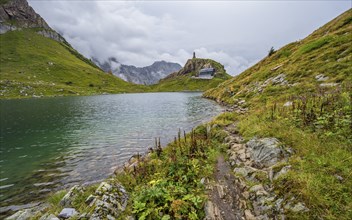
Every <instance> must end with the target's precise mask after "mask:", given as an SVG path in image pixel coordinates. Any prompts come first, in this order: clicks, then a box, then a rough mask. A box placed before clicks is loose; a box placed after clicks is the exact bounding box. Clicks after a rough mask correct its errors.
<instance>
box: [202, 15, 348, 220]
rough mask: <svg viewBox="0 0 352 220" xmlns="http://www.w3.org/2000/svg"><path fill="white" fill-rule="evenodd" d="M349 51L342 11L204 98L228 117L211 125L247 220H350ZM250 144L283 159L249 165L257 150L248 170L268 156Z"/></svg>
mask: <svg viewBox="0 0 352 220" xmlns="http://www.w3.org/2000/svg"><path fill="white" fill-rule="evenodd" d="M351 45H352V10H351V9H350V10H348V11H347V12H345V13H343V14H342V15H340V16H338V17H337V18H335V19H334V20H332V21H331V22H329V23H327V24H326V25H324V26H323V27H321V28H319V29H318V30H316V31H314V32H313V33H312V34H311V35H309V36H308V37H306V38H305V39H303V40H301V41H297V42H294V43H291V44H288V45H286V46H284V47H283V48H281V49H280V50H278V51H276V52H275V53H273V54H271V55H268V56H267V57H265V58H264V59H263V60H261V61H260V62H259V63H257V64H256V65H254V66H253V67H251V68H249V69H248V70H246V71H244V72H243V73H241V74H240V75H238V76H236V77H234V78H233V79H230V80H228V81H226V82H224V83H222V84H220V85H219V86H218V87H216V88H214V89H210V90H208V91H206V92H205V94H204V96H205V97H209V98H212V99H214V100H216V101H218V102H220V103H223V104H225V105H227V106H228V107H229V108H230V110H232V111H231V112H227V113H225V114H223V115H222V116H220V117H219V119H218V120H217V121H216V125H217V126H218V127H220V126H222V127H223V129H224V130H225V131H230V133H232V137H228V140H230V144H229V148H231V149H229V150H228V153H229V157H230V161H231V160H232V163H233V165H234V168H235V169H234V172H235V174H236V176H237V180H236V182H239V183H241V184H242V188H243V189H244V190H243V194H242V196H243V198H244V202H243V203H244V207H247V210H246V216H249V217H251V219H262V217H263V216H265V217H266V218H269V219H276V218H282V217H283V216H286V218H288V219H351V218H352V211H351V210H352V197H351V196H350V195H351V194H352V176H351V170H352V159H351V158H352V133H351V130H352V47H351ZM229 128H231V129H229ZM227 133H229V132H227ZM239 135H240V137H238V136H239ZM241 136H243V138H244V141H241V142H238V141H237V140H241V138H242V137H241ZM271 138H275V139H271ZM231 139H235V141H231ZM248 140H251V142H247V141H248ZM258 140H260V141H268V140H275V141H279V143H280V150H284V151H286V152H289V153H281V156H280V159H282V158H284V159H283V160H282V161H281V162H279V163H276V164H275V165H273V166H270V167H267V168H265V167H264V168H263V167H261V166H256V165H255V164H254V165H253V164H252V162H250V161H249V162H248V155H247V153H246V152H252V151H251V150H253V151H255V148H256V149H257V150H260V152H258V153H256V154H255V155H254V157H255V159H254V161H255V162H256V161H258V160H263V159H265V160H267V159H268V158H271V157H272V155H273V154H275V153H274V151H275V148H271V150H270V149H265V148H262V147H263V146H264V145H256V146H253V145H252V146H251V143H252V144H253V143H255V142H257V141H258ZM245 143H246V144H245ZM239 144H240V145H239ZM276 150H278V148H276ZM241 152H242V153H241ZM243 152H244V154H243ZM236 155H237V158H239V159H238V160H237V158H236ZM238 155H239V156H238ZM252 156H253V155H252ZM231 158H232V159H231ZM241 161H243V162H244V163H245V164H244V165H243V164H242V163H241ZM248 189H249V190H248ZM248 195H249V196H248ZM241 204H242V203H241Z"/></svg>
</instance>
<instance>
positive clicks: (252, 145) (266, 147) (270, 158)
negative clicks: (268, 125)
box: [247, 138, 287, 167]
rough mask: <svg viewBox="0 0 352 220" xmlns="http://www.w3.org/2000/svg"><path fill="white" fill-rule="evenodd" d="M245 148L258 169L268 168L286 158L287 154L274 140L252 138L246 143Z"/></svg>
mask: <svg viewBox="0 0 352 220" xmlns="http://www.w3.org/2000/svg"><path fill="white" fill-rule="evenodd" d="M247 147H248V149H249V151H250V154H251V157H252V158H253V161H254V163H255V165H256V166H258V167H270V166H272V165H274V164H276V163H277V162H278V161H280V160H281V159H282V158H285V157H287V153H286V152H285V150H284V149H283V148H282V147H281V146H280V142H279V141H278V140H277V139H276V138H262V139H256V138H254V139H252V140H250V141H249V142H248V143H247Z"/></svg>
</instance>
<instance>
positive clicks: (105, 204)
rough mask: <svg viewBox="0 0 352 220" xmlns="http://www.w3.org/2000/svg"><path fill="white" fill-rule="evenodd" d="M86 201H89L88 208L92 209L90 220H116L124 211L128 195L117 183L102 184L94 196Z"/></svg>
mask: <svg viewBox="0 0 352 220" xmlns="http://www.w3.org/2000/svg"><path fill="white" fill-rule="evenodd" d="M87 201H90V202H89V203H90V204H89V206H91V207H93V208H94V210H93V212H92V213H91V219H107V218H110V219H112V218H118V217H119V215H120V214H121V213H122V212H123V211H124V210H125V209H126V206H127V202H128V194H127V192H126V190H125V188H124V187H123V186H122V185H120V184H119V183H116V182H110V183H109V182H102V183H101V184H100V185H99V187H98V188H97V190H96V191H95V195H94V196H93V195H90V196H89V197H88V198H87Z"/></svg>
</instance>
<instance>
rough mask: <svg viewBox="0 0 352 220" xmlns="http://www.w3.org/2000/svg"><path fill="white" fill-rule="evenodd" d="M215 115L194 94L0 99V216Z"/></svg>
mask: <svg viewBox="0 0 352 220" xmlns="http://www.w3.org/2000/svg"><path fill="white" fill-rule="evenodd" d="M221 111H223V108H222V107H220V106H219V105H217V104H216V103H215V102H213V101H211V100H207V99H204V98H202V97H201V93H194V92H184V93H182V92H177V93H140V94H137V93H136V94H117V95H100V96H85V97H82V96H81V97H55V98H41V99H15V100H1V101H0V116H1V119H0V122H1V134H0V148H1V149H0V157H1V158H0V168H1V169H0V171H1V175H0V207H1V208H0V211H1V212H3V211H6V210H7V209H8V208H10V207H11V208H16V206H17V205H23V204H28V203H32V202H35V201H39V200H41V199H43V198H45V197H46V196H47V195H48V194H49V193H52V192H55V191H57V190H60V189H62V188H67V187H70V186H72V185H75V184H84V183H86V184H89V183H94V182H98V181H101V180H103V179H105V178H107V177H109V175H111V174H112V173H113V172H114V170H115V169H116V168H117V167H119V166H122V165H123V164H124V163H125V162H126V161H127V160H128V159H129V158H130V157H131V156H132V155H134V154H137V153H140V154H143V153H145V152H147V150H148V148H150V147H154V145H155V144H154V143H155V141H154V138H156V137H160V138H161V143H162V145H163V146H165V145H166V144H167V143H168V142H170V141H172V140H173V139H174V137H175V136H177V133H178V130H179V129H181V130H185V131H186V132H189V131H190V130H191V129H192V128H193V127H195V126H197V125H199V124H201V123H203V122H206V121H209V120H210V119H211V118H212V117H214V116H216V115H218V114H219V113H220V112H221Z"/></svg>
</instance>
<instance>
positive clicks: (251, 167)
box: [225, 125, 309, 220]
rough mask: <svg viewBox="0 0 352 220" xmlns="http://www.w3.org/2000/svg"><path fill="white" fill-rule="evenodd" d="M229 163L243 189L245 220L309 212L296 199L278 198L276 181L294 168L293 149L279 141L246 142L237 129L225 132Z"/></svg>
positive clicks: (271, 139) (241, 200) (283, 216)
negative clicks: (291, 163)
mask: <svg viewBox="0 0 352 220" xmlns="http://www.w3.org/2000/svg"><path fill="white" fill-rule="evenodd" d="M226 132H227V134H228V137H227V138H226V139H225V141H226V143H227V144H228V146H229V150H228V151H227V153H228V155H229V162H230V164H231V166H232V167H233V172H234V173H235V175H236V179H235V183H234V184H235V185H238V186H239V187H238V188H240V189H241V193H240V196H239V200H240V201H239V204H240V205H241V209H242V210H243V218H244V219H247V220H248V219H253V220H259V219H284V218H285V214H286V213H287V212H308V211H309V209H308V208H307V207H306V206H305V204H304V203H302V202H301V201H299V200H298V199H296V198H295V197H290V198H289V197H285V196H282V195H277V194H276V193H275V188H274V184H273V181H274V180H277V179H278V178H280V177H282V176H283V175H286V174H287V173H288V172H289V171H290V169H291V165H289V164H288V158H289V156H290V155H291V154H293V151H292V149H290V148H288V147H285V146H284V145H283V144H282V143H281V142H280V141H279V140H278V139H276V138H273V137H269V138H253V139H251V140H250V141H248V142H247V143H243V138H242V137H241V136H240V135H238V132H237V131H236V129H235V127H234V126H233V125H232V126H229V127H228V128H227V129H226Z"/></svg>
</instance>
